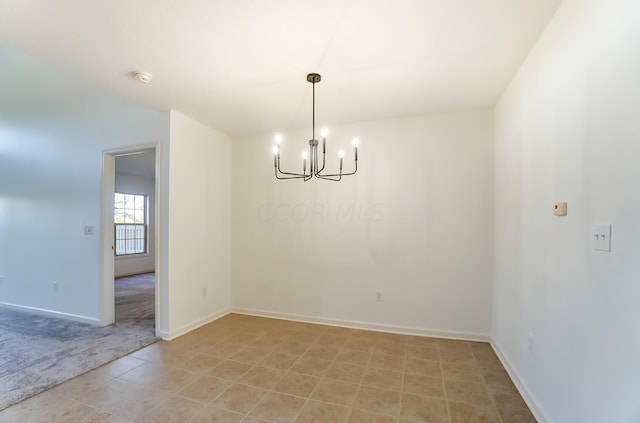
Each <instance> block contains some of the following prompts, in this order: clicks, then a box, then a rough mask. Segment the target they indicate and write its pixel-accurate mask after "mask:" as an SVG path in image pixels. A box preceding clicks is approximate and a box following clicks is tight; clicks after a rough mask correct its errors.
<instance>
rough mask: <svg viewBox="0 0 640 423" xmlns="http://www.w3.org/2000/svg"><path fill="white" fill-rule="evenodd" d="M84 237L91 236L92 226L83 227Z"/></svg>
mask: <svg viewBox="0 0 640 423" xmlns="http://www.w3.org/2000/svg"><path fill="white" fill-rule="evenodd" d="M84 234H85V235H93V226H85V227H84Z"/></svg>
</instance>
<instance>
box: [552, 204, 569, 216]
mask: <svg viewBox="0 0 640 423" xmlns="http://www.w3.org/2000/svg"><path fill="white" fill-rule="evenodd" d="M553 215H554V216H566V215H567V202H566V201H561V202H559V203H555V204H554V205H553Z"/></svg>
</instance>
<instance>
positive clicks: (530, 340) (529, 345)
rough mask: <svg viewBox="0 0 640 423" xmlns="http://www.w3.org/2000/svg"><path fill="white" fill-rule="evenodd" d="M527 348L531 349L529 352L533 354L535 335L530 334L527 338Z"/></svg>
mask: <svg viewBox="0 0 640 423" xmlns="http://www.w3.org/2000/svg"><path fill="white" fill-rule="evenodd" d="M527 348H528V349H529V352H530V353H531V352H533V335H532V334H529V336H528V337H527Z"/></svg>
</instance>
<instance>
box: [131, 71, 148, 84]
mask: <svg viewBox="0 0 640 423" xmlns="http://www.w3.org/2000/svg"><path fill="white" fill-rule="evenodd" d="M133 77H134V78H135V79H137V80H138V81H140V82H142V83H143V84H146V83H148V82H150V81H151V78H153V76H151V74H150V73H147V72H134V73H133Z"/></svg>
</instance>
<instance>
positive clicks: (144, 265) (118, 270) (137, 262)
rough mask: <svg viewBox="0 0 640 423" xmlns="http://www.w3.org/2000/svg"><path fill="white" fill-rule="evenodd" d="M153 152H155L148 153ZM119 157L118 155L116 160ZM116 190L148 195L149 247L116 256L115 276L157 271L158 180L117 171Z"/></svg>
mask: <svg viewBox="0 0 640 423" xmlns="http://www.w3.org/2000/svg"><path fill="white" fill-rule="evenodd" d="M147 154H153V155H154V156H155V152H151V153H147ZM117 160H118V158H117V157H116V161H117ZM116 191H117V192H124V193H127V194H138V195H146V196H147V202H148V210H147V216H148V218H149V220H148V222H147V238H148V244H147V245H148V248H147V252H146V253H145V254H133V255H124V256H116V257H115V260H114V261H115V276H116V277H120V276H126V275H135V274H139V273H146V272H153V271H155V268H156V265H155V252H156V248H155V245H156V231H155V228H156V181H155V178H147V177H145V176H138V175H130V174H127V173H116Z"/></svg>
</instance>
